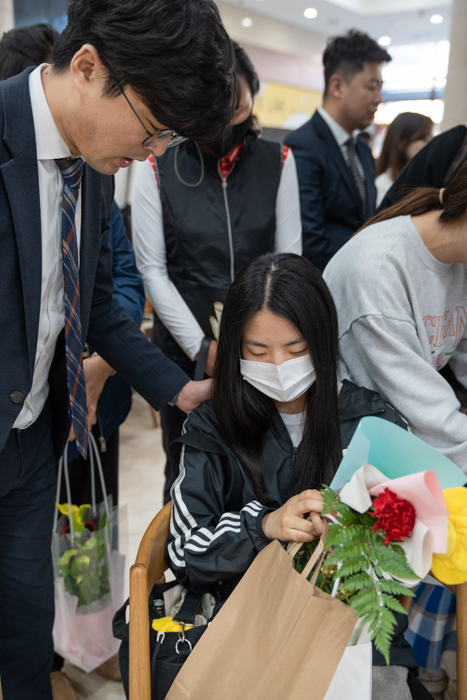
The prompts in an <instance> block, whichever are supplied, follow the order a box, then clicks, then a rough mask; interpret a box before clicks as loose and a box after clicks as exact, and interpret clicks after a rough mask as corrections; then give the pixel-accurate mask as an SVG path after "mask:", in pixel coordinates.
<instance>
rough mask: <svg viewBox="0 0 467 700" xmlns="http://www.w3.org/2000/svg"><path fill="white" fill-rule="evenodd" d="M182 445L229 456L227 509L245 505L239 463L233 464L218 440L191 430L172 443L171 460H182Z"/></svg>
mask: <svg viewBox="0 0 467 700" xmlns="http://www.w3.org/2000/svg"><path fill="white" fill-rule="evenodd" d="M181 445H188V446H189V447H194V448H195V449H196V450H200V451H202V452H212V453H213V454H216V455H220V456H221V457H227V464H228V473H227V474H226V477H227V483H228V486H229V489H228V496H227V502H226V511H240V510H241V509H242V507H243V501H242V491H243V477H242V474H241V472H240V469H239V468H238V465H237V464H232V459H233V458H232V457H231V456H230V455H229V454H228V453H227V452H226V451H225V450H224V448H223V447H222V446H221V445H219V443H218V442H217V440H215V439H214V438H212V437H210V436H209V435H204V434H203V433H199V432H197V431H195V430H192V431H189V432H187V433H185V434H184V435H180V437H179V438H177V439H176V440H174V441H173V442H172V443H170V461H171V463H172V464H178V463H179V461H180V449H181ZM179 446H180V447H179Z"/></svg>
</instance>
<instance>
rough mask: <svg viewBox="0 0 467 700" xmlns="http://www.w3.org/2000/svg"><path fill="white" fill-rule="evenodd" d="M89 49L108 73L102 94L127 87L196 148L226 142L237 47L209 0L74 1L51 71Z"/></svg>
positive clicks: (233, 103) (232, 100)
mask: <svg viewBox="0 0 467 700" xmlns="http://www.w3.org/2000/svg"><path fill="white" fill-rule="evenodd" d="M84 44H92V46H94V48H95V49H96V50H97V52H98V54H99V57H100V59H101V60H102V62H103V64H104V66H106V67H107V69H108V71H109V74H108V78H107V82H106V85H105V89H104V94H106V95H108V96H115V95H118V93H119V87H118V85H117V84H116V82H115V80H114V78H113V77H112V75H111V73H112V72H113V74H114V75H115V76H116V78H117V80H118V81H119V83H120V85H121V86H122V87H125V86H126V85H128V86H130V87H131V88H132V89H133V90H134V92H135V93H136V94H137V95H138V97H140V99H141V100H142V101H143V102H144V104H145V105H146V106H147V108H148V109H149V110H150V112H151V113H152V114H153V116H154V117H155V118H156V119H157V120H158V121H159V122H160V123H161V124H163V125H164V126H166V127H168V128H170V129H174V130H175V131H177V132H178V133H179V134H181V135H183V136H188V137H190V138H192V139H195V140H199V141H210V140H214V139H216V138H219V137H222V136H223V134H224V132H225V130H226V129H227V127H228V125H229V124H230V121H231V119H232V116H233V110H234V108H235V96H236V95H235V92H236V90H235V77H234V67H235V58H234V52H233V47H232V42H231V41H230V39H229V36H228V34H227V32H226V30H225V28H224V26H223V24H222V21H221V19H220V16H219V11H218V9H217V7H216V5H215V3H214V2H213V1H212V0H118V1H117V2H116V0H72V2H71V3H70V6H69V10H68V26H67V27H66V28H65V30H64V32H63V34H61V36H60V37H59V39H58V41H57V42H56V44H55V47H54V52H53V67H54V70H55V71H57V72H62V71H65V70H67V69H68V67H69V65H70V62H71V59H72V58H73V56H74V55H75V53H76V52H77V51H79V50H80V48H81V47H82V46H83V45H84Z"/></svg>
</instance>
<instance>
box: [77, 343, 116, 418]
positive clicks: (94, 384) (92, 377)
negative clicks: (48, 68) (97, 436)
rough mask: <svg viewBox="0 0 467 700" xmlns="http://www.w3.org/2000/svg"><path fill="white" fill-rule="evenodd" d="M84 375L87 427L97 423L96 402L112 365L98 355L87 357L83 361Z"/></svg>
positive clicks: (111, 370) (112, 371) (112, 372)
mask: <svg viewBox="0 0 467 700" xmlns="http://www.w3.org/2000/svg"><path fill="white" fill-rule="evenodd" d="M83 367H84V376H85V379H86V400H87V404H88V414H87V417H88V428H89V430H91V428H92V426H93V425H95V424H96V423H97V402H98V401H99V397H100V395H101V394H102V390H103V388H104V386H105V383H106V381H107V379H108V378H109V377H111V376H112V374H115V372H114V370H113V369H112V367H111V366H110V365H109V364H107V362H106V361H105V360H103V359H102V357H99V355H93V356H92V357H87V358H86V359H85V360H84V361H83Z"/></svg>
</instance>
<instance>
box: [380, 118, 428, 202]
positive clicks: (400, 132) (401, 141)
mask: <svg viewBox="0 0 467 700" xmlns="http://www.w3.org/2000/svg"><path fill="white" fill-rule="evenodd" d="M433 127H434V124H433V121H432V120H431V119H430V117H426V116H425V115H424V114H419V113H418V112H402V114H398V115H397V117H396V118H395V119H394V120H393V121H392V122H391V124H389V126H388V128H387V131H386V135H385V137H384V141H383V147H382V149H381V153H380V156H379V158H378V160H377V161H376V180H375V185H376V206H377V207H378V206H379V205H380V204H381V202H382V200H383V197H384V195H385V194H386V192H387V191H388V190H389V188H390V187H391V185H392V184H393V182H394V181H395V180H396V179H397V178H398V177H399V174H400V172H401V170H402V169H403V168H404V166H405V165H407V163H408V162H409V160H412V158H413V157H414V156H416V155H417V153H419V152H420V151H421V150H422V148H424V147H425V146H426V144H427V143H428V142H429V141H430V140H431V138H432V136H433Z"/></svg>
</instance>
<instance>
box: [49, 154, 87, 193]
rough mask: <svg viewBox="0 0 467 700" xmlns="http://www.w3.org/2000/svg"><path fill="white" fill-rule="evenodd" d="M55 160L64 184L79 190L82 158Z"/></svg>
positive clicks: (81, 175) (82, 165)
mask: <svg viewBox="0 0 467 700" xmlns="http://www.w3.org/2000/svg"><path fill="white" fill-rule="evenodd" d="M55 162H56V164H57V165H58V167H59V168H60V172H61V173H62V176H63V180H64V182H65V185H67V186H68V187H69V188H70V189H72V190H79V186H80V182H81V178H82V177H83V169H84V160H83V159H82V158H56V159H55Z"/></svg>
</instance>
